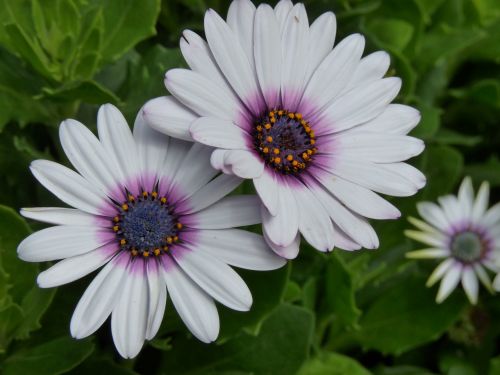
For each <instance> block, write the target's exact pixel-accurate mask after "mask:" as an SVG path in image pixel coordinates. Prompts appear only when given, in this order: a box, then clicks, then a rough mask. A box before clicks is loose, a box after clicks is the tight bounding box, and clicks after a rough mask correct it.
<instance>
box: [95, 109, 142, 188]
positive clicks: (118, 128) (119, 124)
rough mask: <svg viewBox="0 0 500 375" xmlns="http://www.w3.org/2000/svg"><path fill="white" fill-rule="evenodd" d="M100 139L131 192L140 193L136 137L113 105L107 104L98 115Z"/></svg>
mask: <svg viewBox="0 0 500 375" xmlns="http://www.w3.org/2000/svg"><path fill="white" fill-rule="evenodd" d="M97 130H98V133H99V139H100V140H101V143H102V144H103V146H104V149H105V150H107V152H108V155H109V157H110V158H111V159H113V160H115V162H116V163H115V164H116V165H118V166H119V168H120V169H121V171H122V175H123V176H125V177H126V178H127V179H128V180H127V183H128V184H129V185H130V187H129V190H131V191H134V192H138V191H139V187H138V184H137V177H138V176H139V173H140V165H139V161H138V159H137V148H136V144H135V142H134V137H133V136H132V132H131V131H130V128H129V126H128V124H127V120H125V117H123V115H122V113H121V112H120V111H119V110H118V108H116V107H115V106H114V105H112V104H105V105H103V106H101V107H100V108H99V112H98V113H97Z"/></svg>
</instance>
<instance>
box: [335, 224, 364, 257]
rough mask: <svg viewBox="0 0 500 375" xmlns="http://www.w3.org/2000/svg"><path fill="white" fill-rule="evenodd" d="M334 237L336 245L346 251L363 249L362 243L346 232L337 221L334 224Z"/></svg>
mask: <svg viewBox="0 0 500 375" xmlns="http://www.w3.org/2000/svg"><path fill="white" fill-rule="evenodd" d="M333 229H334V232H333V239H334V241H335V247H338V248H339V249H342V250H346V251H354V250H359V249H361V245H360V244H358V243H357V242H356V241H354V240H353V239H352V238H350V237H349V236H348V235H347V234H345V233H344V232H343V231H342V229H340V228H339V227H338V226H337V225H336V224H335V223H334V224H333Z"/></svg>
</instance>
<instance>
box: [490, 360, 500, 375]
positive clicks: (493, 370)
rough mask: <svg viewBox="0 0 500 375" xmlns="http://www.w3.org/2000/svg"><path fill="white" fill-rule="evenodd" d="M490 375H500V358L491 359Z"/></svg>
mask: <svg viewBox="0 0 500 375" xmlns="http://www.w3.org/2000/svg"><path fill="white" fill-rule="evenodd" d="M488 375H500V356H497V357H494V358H491V359H490V371H489V373H488Z"/></svg>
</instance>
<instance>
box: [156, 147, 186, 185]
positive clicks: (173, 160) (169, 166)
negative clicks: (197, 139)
mask: <svg viewBox="0 0 500 375" xmlns="http://www.w3.org/2000/svg"><path fill="white" fill-rule="evenodd" d="M192 147H193V144H192V143H191V142H186V141H181V140H180V139H175V138H170V139H169V142H168V147H167V158H166V160H165V164H164V166H163V168H162V170H161V175H162V179H163V180H164V181H163V182H164V183H166V184H170V183H171V182H172V178H173V177H174V176H175V174H176V173H177V171H178V170H179V167H180V166H181V164H182V163H183V162H184V159H185V157H186V155H187V154H188V152H189V151H190V150H191V148H192Z"/></svg>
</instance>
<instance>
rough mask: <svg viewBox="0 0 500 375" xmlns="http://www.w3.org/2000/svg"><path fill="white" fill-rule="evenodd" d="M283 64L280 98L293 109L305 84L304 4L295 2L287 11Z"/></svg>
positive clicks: (306, 25)
mask: <svg viewBox="0 0 500 375" xmlns="http://www.w3.org/2000/svg"><path fill="white" fill-rule="evenodd" d="M282 38H283V41H282V43H281V46H282V54H283V66H282V70H281V100H282V103H283V106H284V107H285V108H288V109H289V110H290V111H294V110H295V109H296V108H297V106H298V104H299V102H300V99H301V98H302V94H303V91H304V87H305V85H306V83H307V82H306V74H307V66H308V56H307V54H306V53H304V51H307V50H308V47H309V46H308V43H309V21H308V20H307V13H306V10H305V7H304V4H301V3H299V4H296V5H295V6H294V7H293V8H292V10H291V11H290V12H289V13H288V16H287V19H286V21H285V27H284V30H283V34H282Z"/></svg>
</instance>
